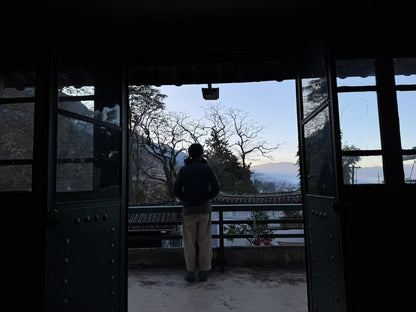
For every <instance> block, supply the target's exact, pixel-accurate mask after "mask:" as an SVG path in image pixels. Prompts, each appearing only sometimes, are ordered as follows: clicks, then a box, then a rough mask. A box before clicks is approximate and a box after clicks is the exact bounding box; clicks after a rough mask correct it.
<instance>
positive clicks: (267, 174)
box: [250, 162, 416, 184]
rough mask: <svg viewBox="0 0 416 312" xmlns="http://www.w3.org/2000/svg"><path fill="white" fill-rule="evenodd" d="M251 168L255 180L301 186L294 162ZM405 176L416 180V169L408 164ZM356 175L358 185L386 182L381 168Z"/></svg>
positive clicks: (360, 170)
mask: <svg viewBox="0 0 416 312" xmlns="http://www.w3.org/2000/svg"><path fill="white" fill-rule="evenodd" d="M415 167H416V166H415ZM250 168H251V170H252V171H253V178H254V179H255V178H258V179H261V180H264V181H271V182H284V181H286V182H290V183H294V184H299V178H298V167H297V165H296V164H295V163H292V162H279V163H268V164H263V165H257V166H251V167H250ZM404 174H405V177H406V178H409V177H410V175H411V178H412V179H416V168H414V171H413V172H412V164H406V165H404ZM356 175H357V177H356V178H357V182H358V183H383V180H384V177H383V168H382V167H380V166H374V167H361V168H358V169H356Z"/></svg>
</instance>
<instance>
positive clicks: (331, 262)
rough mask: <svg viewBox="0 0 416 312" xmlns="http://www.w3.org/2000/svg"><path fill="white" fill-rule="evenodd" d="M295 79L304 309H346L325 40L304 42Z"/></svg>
mask: <svg viewBox="0 0 416 312" xmlns="http://www.w3.org/2000/svg"><path fill="white" fill-rule="evenodd" d="M303 52H304V55H303V58H302V62H301V63H300V66H299V76H298V79H297V93H298V125H299V133H300V157H301V158H300V160H301V173H302V191H303V198H304V217H305V237H306V252H307V262H308V265H307V270H308V298H309V311H314V312H315V311H330V312H336V311H346V306H345V290H344V278H343V263H342V244H341V233H340V218H339V210H338V205H337V203H338V189H337V176H336V174H337V172H336V169H335V168H336V166H335V157H334V155H335V149H334V123H333V106H332V101H331V85H330V77H329V76H330V75H329V72H330V71H329V68H328V53H327V50H326V47H325V40H323V39H316V40H311V41H310V42H308V43H307V44H306V45H305V49H304V50H303Z"/></svg>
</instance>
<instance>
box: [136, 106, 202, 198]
mask: <svg viewBox="0 0 416 312" xmlns="http://www.w3.org/2000/svg"><path fill="white" fill-rule="evenodd" d="M200 127H202V126H201V125H200V123H199V122H196V121H193V120H192V119H191V118H190V117H189V116H188V115H186V114H184V113H177V112H164V111H157V112H155V113H154V114H153V115H149V116H148V118H145V119H144V120H143V121H142V123H141V124H140V132H141V136H140V138H139V142H140V146H141V147H142V148H143V150H144V151H145V152H146V153H148V155H150V156H151V157H152V158H153V159H154V160H155V161H156V163H158V164H159V168H161V169H159V170H158V168H157V167H156V168H155V167H153V168H151V170H144V174H145V175H146V176H147V177H148V178H149V179H151V180H153V181H158V182H160V183H161V184H163V185H165V186H166V195H167V196H168V197H169V198H171V197H173V196H174V194H173V184H174V181H175V178H176V173H177V167H178V156H179V155H180V154H181V153H183V152H185V151H186V149H187V148H188V146H189V144H190V143H193V142H198V140H199V138H200V136H202V128H200Z"/></svg>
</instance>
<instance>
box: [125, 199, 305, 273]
mask: <svg viewBox="0 0 416 312" xmlns="http://www.w3.org/2000/svg"><path fill="white" fill-rule="evenodd" d="M301 210H302V204H301V203H292V204H213V205H212V211H213V212H218V220H213V221H212V224H218V226H219V234H215V235H212V238H218V239H219V241H220V248H219V252H220V254H219V256H220V263H221V268H222V270H224V239H227V238H250V237H252V235H249V234H244V235H227V234H224V225H226V224H238V223H240V224H241V223H254V221H253V220H250V219H241V220H237V219H233V220H225V219H224V212H236V211H301ZM182 211H183V206H182V205H158V206H152V205H146V206H140V205H131V206H129V207H128V212H129V213H160V212H168V213H169V212H182ZM255 223H257V224H279V223H303V221H302V222H299V219H298V220H296V219H294V220H280V219H268V220H256V221H255ZM181 224H182V221H181V220H176V221H162V222H159V221H151V222H133V223H130V224H129V225H131V226H152V225H181ZM129 232H130V233H133V231H129ZM162 237H163V238H165V239H181V238H182V235H171V234H169V235H159V238H162ZM261 237H264V238H284V237H290V238H295V237H304V234H294V233H292V234H262V235H261Z"/></svg>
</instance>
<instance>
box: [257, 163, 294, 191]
mask: <svg viewBox="0 0 416 312" xmlns="http://www.w3.org/2000/svg"><path fill="white" fill-rule="evenodd" d="M250 169H251V170H252V171H253V178H254V179H256V178H258V179H261V180H264V181H270V182H287V183H291V184H296V185H298V184H299V178H298V166H297V165H296V164H295V163H292V162H278V163H268V164H263V165H256V166H251V167H250Z"/></svg>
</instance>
